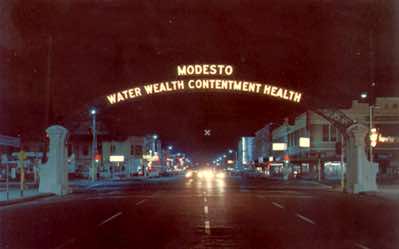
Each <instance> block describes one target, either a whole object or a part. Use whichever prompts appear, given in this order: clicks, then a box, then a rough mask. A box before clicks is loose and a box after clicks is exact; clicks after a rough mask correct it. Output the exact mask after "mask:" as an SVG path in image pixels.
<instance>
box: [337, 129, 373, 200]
mask: <svg viewBox="0 0 399 249" xmlns="http://www.w3.org/2000/svg"><path fill="white" fill-rule="evenodd" d="M368 132H369V130H368V127H366V126H365V125H362V124H354V125H352V126H350V127H349V128H348V129H347V134H348V141H347V143H346V158H347V159H346V160H347V169H346V186H345V190H346V191H347V192H349V193H359V192H367V191H377V183H376V178H377V170H378V164H376V163H371V162H370V161H368V159H367V155H366V152H365V148H366V142H365V139H366V136H367V134H368Z"/></svg>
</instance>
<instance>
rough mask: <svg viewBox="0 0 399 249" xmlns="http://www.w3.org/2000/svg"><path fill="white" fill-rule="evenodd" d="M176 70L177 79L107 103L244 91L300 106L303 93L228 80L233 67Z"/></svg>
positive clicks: (129, 91) (109, 98) (132, 90)
mask: <svg viewBox="0 0 399 249" xmlns="http://www.w3.org/2000/svg"><path fill="white" fill-rule="evenodd" d="M176 71H177V76H178V77H179V79H177V80H172V81H164V82H156V83H149V84H146V85H143V86H136V87H132V88H129V89H125V90H122V91H118V92H115V93H112V94H109V95H107V96H106V101H107V102H108V103H109V104H111V105H113V104H117V103H121V102H125V101H128V100H131V99H135V98H140V97H144V96H149V95H154V94H160V93H166V92H171V93H172V92H182V91H198V90H201V91H221V92H245V93H252V94H257V95H265V96H271V97H275V98H279V99H284V100H287V101H291V102H295V103H300V102H301V98H302V93H300V92H298V91H294V90H291V89H287V88H283V87H279V86H275V85H272V84H265V83H261V82H252V81H245V80H235V79H230V78H227V77H229V76H231V75H233V73H234V68H233V66H231V65H216V64H201V65H198V64H196V65H178V66H177V68H176ZM196 76H197V77H198V76H200V78H195V77H196ZM183 77H184V78H183ZM220 77H223V78H220Z"/></svg>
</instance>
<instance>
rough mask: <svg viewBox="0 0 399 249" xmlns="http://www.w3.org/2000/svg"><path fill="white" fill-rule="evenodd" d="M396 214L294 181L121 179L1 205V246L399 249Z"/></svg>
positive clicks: (374, 201)
mask: <svg viewBox="0 0 399 249" xmlns="http://www.w3.org/2000/svg"><path fill="white" fill-rule="evenodd" d="M398 213H399V203H397V202H393V201H389V200H384V199H379V198H376V197H370V196H359V195H357V196H353V195H348V194H342V193H338V192H334V191H332V190H329V189H326V188H322V187H321V186H318V185H315V184H311V183H303V182H289V183H284V182H278V181H268V180H243V179H240V178H227V179H225V180H212V181H208V182H207V181H193V180H186V179H180V180H174V181H165V182H163V183H160V184H156V183H154V182H153V183H151V184H147V185H138V184H134V183H133V184H130V183H129V182H128V181H125V182H122V183H120V184H117V185H115V184H114V185H113V186H109V187H107V186H102V187H101V186H99V187H98V188H97V190H91V191H90V192H87V193H79V194H73V195H69V196H67V197H64V198H48V199H45V200H40V201H39V200H38V201H33V202H30V203H24V204H18V205H13V206H8V207H2V208H0V248H2V249H3V248H16V249H25V248H38V249H47V248H58V249H60V248H64V249H65V248H104V249H105V248H106V249H109V248H118V249H119V248H271V249H279V248H301V249H302V248H303V249H309V248H334V249H337V248H370V249H384V248H399V229H398V228H399V215H398Z"/></svg>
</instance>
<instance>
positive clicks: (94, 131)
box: [90, 108, 97, 181]
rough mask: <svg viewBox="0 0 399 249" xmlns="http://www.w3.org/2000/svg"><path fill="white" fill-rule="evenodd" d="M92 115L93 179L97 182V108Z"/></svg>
mask: <svg viewBox="0 0 399 249" xmlns="http://www.w3.org/2000/svg"><path fill="white" fill-rule="evenodd" d="M90 114H91V117H92V123H91V131H92V134H93V140H92V143H91V179H92V180H93V181H95V180H96V175H97V172H96V152H97V137H96V114H97V110H96V109H95V108H92V109H91V110H90Z"/></svg>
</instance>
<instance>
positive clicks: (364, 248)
mask: <svg viewBox="0 0 399 249" xmlns="http://www.w3.org/2000/svg"><path fill="white" fill-rule="evenodd" d="M355 246H357V247H359V248H362V249H370V248H369V247H367V246H365V245H362V244H360V243H355Z"/></svg>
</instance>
